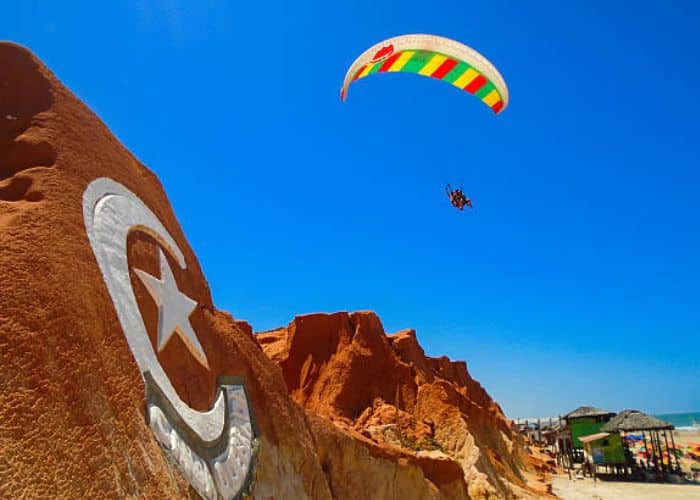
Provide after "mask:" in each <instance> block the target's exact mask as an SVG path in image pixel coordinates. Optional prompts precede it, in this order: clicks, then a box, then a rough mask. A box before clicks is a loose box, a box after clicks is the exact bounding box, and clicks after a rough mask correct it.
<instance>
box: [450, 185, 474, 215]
mask: <svg viewBox="0 0 700 500" xmlns="http://www.w3.org/2000/svg"><path fill="white" fill-rule="evenodd" d="M445 192H446V193H447V197H448V198H449V199H450V203H451V204H452V206H453V207H455V208H458V209H459V210H460V211H464V207H465V205H466V206H468V207H469V208H472V200H470V199H469V198H467V197H466V196H465V195H464V192H463V191H462V188H461V187H460V188H459V189H452V187H451V186H450V185H449V184H448V185H447V187H446V188H445Z"/></svg>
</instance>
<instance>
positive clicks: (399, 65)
mask: <svg viewBox="0 0 700 500" xmlns="http://www.w3.org/2000/svg"><path fill="white" fill-rule="evenodd" d="M415 53H416V51H415V50H407V51H405V52H402V53H401V55H400V56H399V58H398V59H397V60H396V61H394V64H392V65H391V68H389V69H388V70H387V71H392V72H393V71H401V70H402V69H403V67H404V66H406V63H407V62H408V61H410V60H411V58H412V57H413V54H415Z"/></svg>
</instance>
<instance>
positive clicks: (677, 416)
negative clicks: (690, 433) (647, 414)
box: [654, 412, 700, 431]
mask: <svg viewBox="0 0 700 500" xmlns="http://www.w3.org/2000/svg"><path fill="white" fill-rule="evenodd" d="M654 416H655V417H656V418H660V419H661V420H663V421H665V422H668V423H670V424H673V425H674V426H675V427H676V429H677V430H680V431H682V430H691V429H692V428H693V422H696V423H698V424H700V412H693V413H666V414H663V415H654Z"/></svg>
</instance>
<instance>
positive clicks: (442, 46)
mask: <svg viewBox="0 0 700 500" xmlns="http://www.w3.org/2000/svg"><path fill="white" fill-rule="evenodd" d="M385 72H390V73H393V72H401V73H415V74H419V75H423V76H429V77H433V78H437V79H438V80H443V81H446V82H448V83H451V84H452V85H454V86H455V87H457V88H459V89H462V90H465V91H467V92H469V93H470V94H474V95H475V96H476V97H478V98H479V99H481V101H482V102H484V103H485V104H486V105H487V106H489V107H490V108H491V109H492V110H493V111H494V112H495V113H497V114H498V113H501V112H503V110H504V109H505V108H506V106H508V88H507V87H506V83H505V81H504V80H503V77H502V76H501V74H500V73H499V72H498V70H497V69H496V68H495V66H494V65H493V64H491V63H490V62H489V61H488V59H486V58H485V57H484V56H482V55H481V54H480V53H478V52H477V51H476V50H474V49H472V48H471V47H467V46H466V45H464V44H462V43H460V42H457V41H455V40H451V39H449V38H445V37H441V36H435V35H402V36H398V37H394V38H389V39H388V40H384V41H383V42H379V43H378V44H376V45H374V46H372V47H371V48H369V49H367V50H366V51H365V52H364V53H363V54H362V55H360V57H358V58H357V59H356V60H355V62H354V63H352V65H351V66H350V69H349V70H348V72H347V73H346V75H345V80H344V82H343V88H342V89H341V91H340V97H341V99H342V100H343V101H344V100H345V99H346V98H347V94H348V88H349V87H350V84H352V82H354V81H355V80H359V79H361V78H364V77H366V76H369V75H372V74H375V73H385Z"/></svg>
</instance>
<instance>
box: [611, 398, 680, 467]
mask: <svg viewBox="0 0 700 500" xmlns="http://www.w3.org/2000/svg"><path fill="white" fill-rule="evenodd" d="M673 429H674V426H673V424H670V423H668V422H664V421H663V420H659V419H658V418H656V417H652V416H650V415H647V414H646V413H643V412H641V411H639V410H624V411H621V412H620V413H618V414H617V415H616V416H615V417H613V418H612V419H610V421H609V422H607V423H606V424H605V425H603V426H602V427H601V432H609V433H615V432H619V433H631V432H641V433H642V439H643V441H644V451H645V453H644V456H645V458H646V465H647V468H653V469H656V470H657V471H668V472H670V471H672V470H673V459H674V458H675V462H676V470H678V471H680V463H679V462H678V457H677V455H676V454H675V453H674V452H672V451H671V450H672V449H674V450H675V449H676V443H675V442H674V439H673V432H671V433H670V434H671V446H669V442H668V435H667V431H673ZM662 437H663V442H662Z"/></svg>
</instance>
